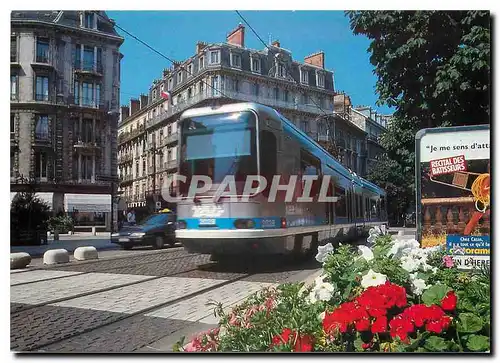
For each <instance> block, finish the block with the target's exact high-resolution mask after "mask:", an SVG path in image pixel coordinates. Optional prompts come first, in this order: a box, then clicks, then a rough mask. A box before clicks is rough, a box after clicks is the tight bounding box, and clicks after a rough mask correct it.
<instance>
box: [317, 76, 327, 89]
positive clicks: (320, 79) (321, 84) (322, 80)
mask: <svg viewBox="0 0 500 363" xmlns="http://www.w3.org/2000/svg"><path fill="white" fill-rule="evenodd" d="M316 84H317V85H318V87H321V88H325V74H324V73H323V72H316Z"/></svg>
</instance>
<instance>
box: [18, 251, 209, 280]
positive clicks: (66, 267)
mask: <svg viewBox="0 0 500 363" xmlns="http://www.w3.org/2000/svg"><path fill="white" fill-rule="evenodd" d="M175 252H181V253H182V252H183V251H182V250H179V251H169V252H167V253H162V254H161V255H162V256H164V255H166V254H173V253H175ZM196 256H200V254H199V253H196V254H184V255H181V256H176V257H172V258H166V259H162V258H161V256H158V258H156V259H153V260H148V261H145V262H138V263H132V264H123V265H122V266H113V267H105V268H96V269H93V270H91V271H77V269H78V268H80V267H81V266H86V267H87V266H88V265H91V264H92V265H99V264H100V263H103V262H105V261H106V262H116V260H126V259H135V258H139V257H141V255H139V256H127V257H120V258H116V259H107V260H100V261H92V263H91V264H90V263H88V264H80V263H78V262H77V264H73V263H72V262H70V263H69V264H65V265H62V266H59V267H57V266H54V267H50V268H38V269H33V270H28V271H22V272H19V274H22V273H29V272H31V271H35V270H45V271H69V272H75V274H74V275H62V276H54V277H48V278H46V279H40V280H34V281H26V282H20V283H16V284H11V285H10V286H11V287H14V286H21V285H29V284H35V283H38V282H45V281H51V280H58V279H64V278H68V277H72V276H81V275H85V274H90V273H100V272H106V271H112V270H117V269H120V268H125V267H126V268H133V267H138V266H142V265H148V264H151V263H155V262H162V261H172V260H179V259H182V258H190V257H196Z"/></svg>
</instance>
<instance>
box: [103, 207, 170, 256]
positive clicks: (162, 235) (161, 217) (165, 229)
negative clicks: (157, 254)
mask: <svg viewBox="0 0 500 363" xmlns="http://www.w3.org/2000/svg"><path fill="white" fill-rule="evenodd" d="M175 222H176V215H175V213H172V212H171V211H170V210H163V211H160V212H159V213H155V214H152V215H150V216H149V217H147V218H146V219H145V220H144V221H142V222H141V223H140V224H136V225H124V226H123V227H121V228H120V230H119V231H118V232H117V233H113V234H112V235H111V242H112V243H115V244H117V245H120V246H121V247H122V248H123V249H125V250H129V249H131V248H132V247H134V246H153V247H154V248H157V249H161V248H163V247H164V246H174V245H175Z"/></svg>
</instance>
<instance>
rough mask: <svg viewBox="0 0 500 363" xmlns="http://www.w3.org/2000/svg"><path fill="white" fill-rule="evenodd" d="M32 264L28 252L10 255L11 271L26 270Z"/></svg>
mask: <svg viewBox="0 0 500 363" xmlns="http://www.w3.org/2000/svg"><path fill="white" fill-rule="evenodd" d="M30 263H31V256H30V255H29V253H26V252H17V253H11V254H10V269H11V270H14V269H17V268H25V267H26V266H28V265H29V264H30Z"/></svg>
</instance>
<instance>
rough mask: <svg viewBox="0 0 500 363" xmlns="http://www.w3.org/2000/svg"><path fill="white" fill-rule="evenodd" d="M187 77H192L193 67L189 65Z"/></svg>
mask: <svg viewBox="0 0 500 363" xmlns="http://www.w3.org/2000/svg"><path fill="white" fill-rule="evenodd" d="M187 73H188V74H187V76H188V77H189V76H192V75H193V65H192V64H189V65H188V67H187Z"/></svg>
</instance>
